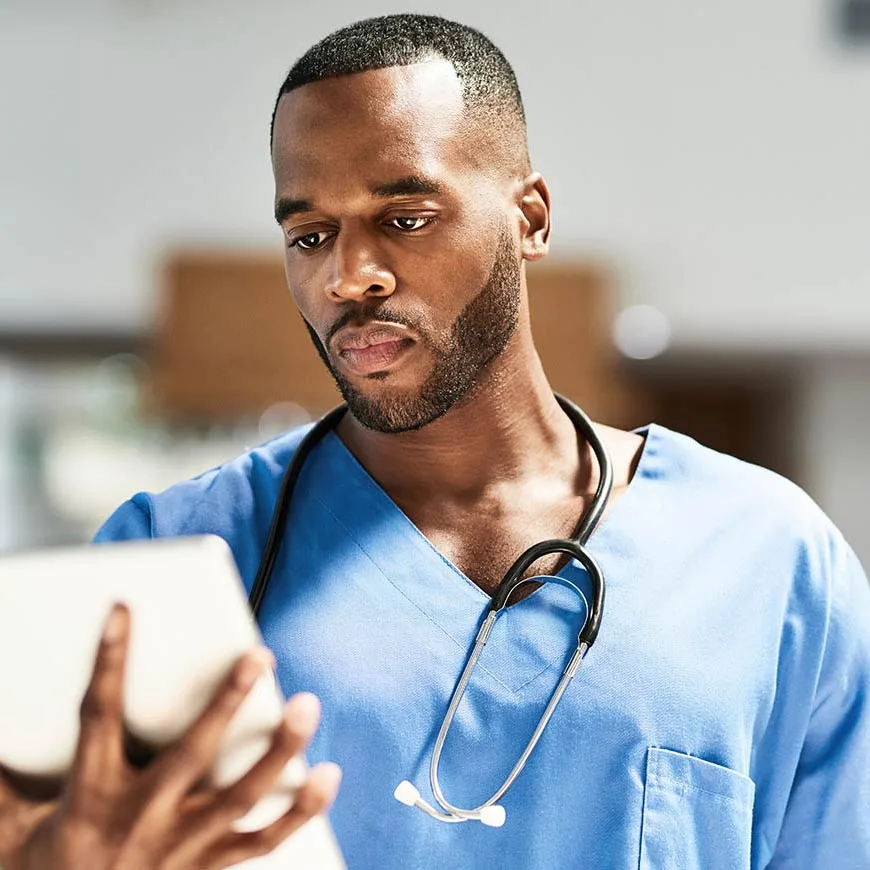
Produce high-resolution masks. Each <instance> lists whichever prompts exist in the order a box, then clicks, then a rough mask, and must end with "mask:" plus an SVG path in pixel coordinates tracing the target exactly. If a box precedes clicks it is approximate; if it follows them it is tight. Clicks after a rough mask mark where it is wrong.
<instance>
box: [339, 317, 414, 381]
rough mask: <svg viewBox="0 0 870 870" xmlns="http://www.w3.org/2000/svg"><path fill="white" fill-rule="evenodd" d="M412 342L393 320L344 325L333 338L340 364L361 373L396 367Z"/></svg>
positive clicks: (363, 374) (402, 328) (354, 372)
mask: <svg viewBox="0 0 870 870" xmlns="http://www.w3.org/2000/svg"><path fill="white" fill-rule="evenodd" d="M415 344H416V341H415V340H414V339H413V338H412V337H411V336H410V335H409V330H408V329H407V328H405V327H402V326H399V325H397V324H393V323H368V324H366V325H365V326H362V327H354V326H346V327H345V328H344V329H341V330H339V332H338V333H336V335H335V337H334V339H333V346H334V348H335V351H336V353H337V354H338V357H339V359H340V360H341V362H342V364H343V366H344V367H345V368H346V369H348V370H349V371H350V372H352V373H353V374H356V375H360V376H365V375H372V374H374V373H376V372H382V371H385V370H386V369H389V368H393V367H395V366H396V365H397V364H398V363H399V361H400V360H401V359H403V358H404V357H405V356H406V355H407V353H408V351H409V350H410V349H411V348H412V347H413V345H415Z"/></svg>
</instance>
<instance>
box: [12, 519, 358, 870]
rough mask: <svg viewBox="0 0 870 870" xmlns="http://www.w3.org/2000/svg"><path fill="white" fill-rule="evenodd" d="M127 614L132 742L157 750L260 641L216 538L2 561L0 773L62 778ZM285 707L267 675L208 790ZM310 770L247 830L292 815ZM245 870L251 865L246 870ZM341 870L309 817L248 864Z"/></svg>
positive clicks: (284, 785) (257, 752)
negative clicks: (86, 703) (83, 707)
mask: <svg viewBox="0 0 870 870" xmlns="http://www.w3.org/2000/svg"><path fill="white" fill-rule="evenodd" d="M116 601H123V602H125V603H126V604H127V605H128V606H129V607H130V611H131V614H132V636H131V642H130V652H129V657H128V661H127V674H126V692H125V698H124V703H125V718H126V721H127V724H128V727H129V729H130V732H131V733H132V734H133V735H134V737H136V738H138V739H139V740H141V741H143V742H144V743H145V744H147V745H150V746H154V747H160V746H163V745H165V744H167V743H168V742H170V741H172V740H174V739H176V738H177V737H179V736H180V735H181V734H182V733H183V732H184V731H185V730H186V729H187V727H188V726H189V725H190V724H191V723H192V722H193V720H194V719H195V718H196V716H197V715H198V714H199V713H200V712H201V711H202V709H203V708H204V707H205V705H206V704H207V702H208V701H209V700H210V698H211V697H212V695H213V693H214V692H215V690H216V689H217V686H218V684H219V683H220V681H221V680H222V679H223V678H224V677H225V675H226V674H227V672H228V671H229V669H230V668H231V667H232V665H233V664H234V663H235V661H236V660H237V659H238V657H239V656H240V655H241V654H242V653H243V652H245V651H246V650H249V649H250V648H251V647H252V646H255V645H256V644H258V643H262V639H261V637H260V634H259V631H258V630H257V626H256V623H255V621H254V619H253V618H252V616H251V613H250V610H249V608H248V603H247V597H246V594H245V590H244V587H243V585H242V582H241V579H240V578H239V574H238V571H237V569H236V565H235V561H234V559H233V556H232V553H231V552H230V549H229V547H228V546H227V544H226V543H225V542H224V541H223V540H222V539H220V538H217V537H213V536H202V537H193V538H174V539H158V540H153V541H132V542H123V543H112V544H99V545H91V546H80V547H68V548H60V549H54V550H44V551H40V552H33V553H22V554H15V555H11V556H4V557H2V558H0V763H2V764H4V765H6V766H8V767H9V768H11V769H13V770H16V771H19V772H21V773H24V774H35V775H43V776H53V775H63V774H64V773H65V772H66V771H67V770H68V768H69V766H70V763H71V761H72V758H73V754H74V752H75V746H76V741H77V737H78V725H79V723H78V711H79V705H80V703H81V699H82V696H83V694H84V692H85V689H86V688H87V685H88V681H89V679H90V675H91V670H92V668H93V664H94V657H95V654H96V650H97V645H98V643H99V639H100V635H101V632H102V627H103V624H104V622H105V619H106V616H107V615H108V613H109V610H110V608H111V606H112V604H113V603H114V602H116ZM282 705H283V698H282V696H281V693H280V690H279V689H278V687H277V685H276V683H275V680H274V678H273V677H272V674H271V673H264V674H263V676H262V677H261V678H260V680H259V681H258V683H257V684H256V685H255V686H254V688H253V690H252V691H251V693H250V696H249V697H248V698H247V699H246V700H245V702H244V703H243V705H242V707H241V708H240V710H239V711H238V713H237V715H236V716H235V718H234V719H233V721H232V723H231V725H230V728H229V729H228V731H227V735H226V738H225V740H224V744H223V749H222V751H221V753H220V756H219V758H218V761H217V763H216V764H215V766H214V768H213V770H212V772H211V778H212V781H213V782H214V784H215V785H223V784H228V783H230V782H234V781H235V780H236V779H238V778H239V776H241V775H242V774H243V773H244V772H246V771H247V770H248V769H249V768H250V767H251V765H252V764H253V763H254V762H255V761H256V760H257V759H258V758H260V756H261V755H262V754H263V753H264V752H265V750H266V748H267V747H268V745H269V741H270V736H271V732H272V730H273V728H274V727H275V725H277V723H278V722H279V720H280V718H281V711H282ZM305 776H306V767H305V762H304V761H303V760H302V759H301V758H298V759H294V760H293V761H291V762H290V764H288V765H287V767H286V768H285V770H284V773H283V775H282V777H281V778H280V780H279V782H278V783H277V785H276V788H275V789H274V790H273V792H272V794H270V795H269V796H267V797H266V798H264V799H263V800H262V801H260V803H258V804H257V806H256V807H255V808H254V809H253V810H252V811H251V813H249V814H248V815H247V816H245V818H244V819H243V820H241V821H240V822H239V824H238V827H239V829H256V828H259V827H262V826H264V825H265V824H268V823H269V822H270V821H272V820H273V819H275V818H277V817H278V815H280V814H281V813H282V812H284V811H285V810H286V809H287V808H289V806H290V805H291V804H292V800H293V792H294V789H295V788H296V787H298V785H299V784H300V783H301V782H302V780H303V779H304V778H305ZM239 866H242V865H239ZM243 866H244V867H245V870H248V868H250V870H268V868H270V867H273V866H274V867H276V868H277V867H293V868H314V867H316V868H318V870H332V868H335V870H341V868H343V867H344V862H343V861H342V858H341V855H340V853H339V850H338V846H337V844H336V842H335V838H334V836H333V835H332V832H331V829H330V827H329V825H328V823H327V821H326V820H325V819H324V818H322V817H320V818H317V819H312V820H311V822H309V823H308V824H307V825H305V826H304V827H303V828H302V829H301V830H300V831H299V832H298V833H297V834H295V835H293V836H292V837H290V838H289V839H288V840H287V841H286V842H285V843H284V844H283V845H282V846H281V847H279V849H277V850H276V851H274V852H273V853H271V855H267V856H265V857H263V858H257V859H254V860H252V861H247V862H245V864H244V865H243Z"/></svg>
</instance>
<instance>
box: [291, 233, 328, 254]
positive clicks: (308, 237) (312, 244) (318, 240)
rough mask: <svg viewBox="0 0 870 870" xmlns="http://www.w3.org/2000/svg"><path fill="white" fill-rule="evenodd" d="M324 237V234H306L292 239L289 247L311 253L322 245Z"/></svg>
mask: <svg viewBox="0 0 870 870" xmlns="http://www.w3.org/2000/svg"><path fill="white" fill-rule="evenodd" d="M326 235H327V234H326V233H306V234H305V235H304V236H299V237H298V238H296V239H292V240H291V241H290V243H289V247H291V248H301V249H302V250H303V251H313V250H315V249H316V248H319V247H320V246H321V245H322V244H323V243H324V241H325V240H326Z"/></svg>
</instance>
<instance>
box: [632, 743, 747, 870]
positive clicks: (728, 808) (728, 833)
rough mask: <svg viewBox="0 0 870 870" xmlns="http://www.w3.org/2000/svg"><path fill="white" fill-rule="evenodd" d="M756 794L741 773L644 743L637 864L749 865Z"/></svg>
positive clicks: (741, 869) (647, 868)
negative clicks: (753, 804)
mask: <svg viewBox="0 0 870 870" xmlns="http://www.w3.org/2000/svg"><path fill="white" fill-rule="evenodd" d="M754 797H755V783H754V782H753V781H752V780H751V779H750V778H749V777H748V776H744V775H743V774H742V773H738V772H737V771H734V770H730V769H729V768H727V767H721V766H720V765H718V764H711V763H710V762H709V761H704V760H703V759H701V758H695V757H694V756H691V755H684V754H683V753H681V752H672V751H671V750H669V749H657V748H654V747H653V748H650V749H648V750H647V757H646V781H645V784H644V794H643V821H642V825H643V827H642V831H641V842H640V870H749V860H750V857H749V856H750V845H751V839H752V803H753V799H754Z"/></svg>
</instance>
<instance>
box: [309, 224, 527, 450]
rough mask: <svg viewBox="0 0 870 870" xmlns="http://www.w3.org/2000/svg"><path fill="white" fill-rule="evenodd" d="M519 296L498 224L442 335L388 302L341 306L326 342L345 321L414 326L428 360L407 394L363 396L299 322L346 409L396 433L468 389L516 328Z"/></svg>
mask: <svg viewBox="0 0 870 870" xmlns="http://www.w3.org/2000/svg"><path fill="white" fill-rule="evenodd" d="M520 301H521V283H520V264H519V261H518V259H517V256H516V252H515V248H514V244H513V239H512V237H511V234H510V233H509V232H508V230H507V228H506V227H503V228H502V231H501V233H500V235H499V240H498V245H497V248H496V255H495V262H494V264H493V267H492V269H491V271H490V273H489V277H488V279H487V281H486V284H485V285H484V287H483V289H482V290H481V291H480V292H479V293H478V294H477V296H475V297H474V298H473V299H472V300H471V301H470V302H469V303H468V304H467V305H466V306H465V308H463V310H462V311H461V312H460V314H459V316H458V317H457V318H456V320H455V321H454V322H453V324H452V326H451V327H450V329H449V331H448V332H447V335H446V337H444V338H443V339H441V340H436V339H435V338H433V337H432V335H431V331H429V332H428V333H427V331H426V330H425V329H423V328H421V326H422V324H421V323H420V322H419V321H412V320H410V319H409V318H407V317H405V316H403V315H402V314H401V313H400V312H398V311H393V310H391V309H390V307H389V304H388V303H384V304H382V305H379V306H378V307H375V308H368V307H366V308H355V309H352V310H348V311H346V312H344V314H343V315H342V316H341V317H340V318H339V319H338V320H337V321H336V322H335V323H334V324H333V325H332V327H331V328H330V331H329V336H328V338H327V343H328V341H329V339H330V338H331V337H332V336H333V335H334V334H335V333H336V332H337V331H338V330H339V329H341V328H342V327H343V326H346V325H347V324H348V323H351V322H360V323H363V322H365V321H366V320H369V319H374V318H377V319H378V320H380V321H384V322H387V323H390V322H392V323H398V324H402V325H404V326H409V327H411V328H414V329H415V330H416V331H417V332H418V334H419V335H420V338H421V341H422V342H423V344H425V345H426V347H427V348H428V349H429V351H430V353H431V354H432V357H433V360H434V362H433V364H432V368H431V369H430V371H429V374H428V375H427V377H426V379H425V380H424V381H423V383H422V385H421V386H420V388H419V390H418V391H417V392H416V393H414V394H410V395H408V394H405V395H395V396H389V395H387V396H378V397H372V396H367V395H366V394H365V393H363V392H361V391H360V390H358V389H357V388H356V387H354V386H353V384H351V383H350V382H349V381H348V380H347V379H346V378H345V377H344V376H343V375H342V374H341V373H340V372H338V371H337V369H336V367H335V366H334V365H333V363H332V361H331V359H330V357H329V353H328V352H327V350H326V347H325V346H324V343H323V342H322V341H321V340H320V338H319V336H318V335H317V333H316V332H315V331H314V329H313V328H312V326H311V324H310V323H308V321H307V320H306V321H305V325H306V327H307V328H308V332H309V334H310V335H311V340H312V341H313V342H314V346H315V348H316V349H317V352H318V354H320V358H321V359H322V360H323V362H324V364H325V365H326V367H327V368H328V369H329V371H330V372H331V374H332V377H333V378H334V379H335V383H336V384H337V386H338V389H339V391H340V392H341V395H342V396H343V398H344V400H345V402H347V405H348V409H349V410H350V412H351V414H353V416H354V417H355V418H356V419H357V420H358V421H359V422H360V423H361V424H362V425H363V426H365V427H366V428H367V429H372V430H374V431H375V432H384V433H389V434H396V433H399V432H411V431H413V430H416V429H422V428H423V427H424V426H426V425H428V424H429V423H432V422H433V421H435V420H437V419H439V418H440V417H443V416H444V414H446V413H447V412H448V411H449V410H450V409H451V408H452V407H453V406H454V405H455V404H456V403H457V402H459V401H460V400H461V399H462V398H464V397H465V396H466V395H467V394H468V393H469V391H470V390H471V389H472V387H474V386H475V385H476V384H477V383H478V381H479V380H480V378H481V376H482V374H483V372H484V370H485V369H486V367H487V366H488V365H489V364H490V363H491V362H492V361H493V360H494V359H495V358H496V357H497V356H499V355H500V354H501V353H502V351H503V350H504V349H505V347H507V344H508V341H510V338H511V336H512V335H513V334H514V332H515V331H516V328H517V323H518V322H519V312H520ZM379 375H380V378H379V377H378V376H379ZM385 376H386V375H385V373H377V374H375V375H372V376H370V377H371V379H372V380H378V379H382V378H383V377H385Z"/></svg>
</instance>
